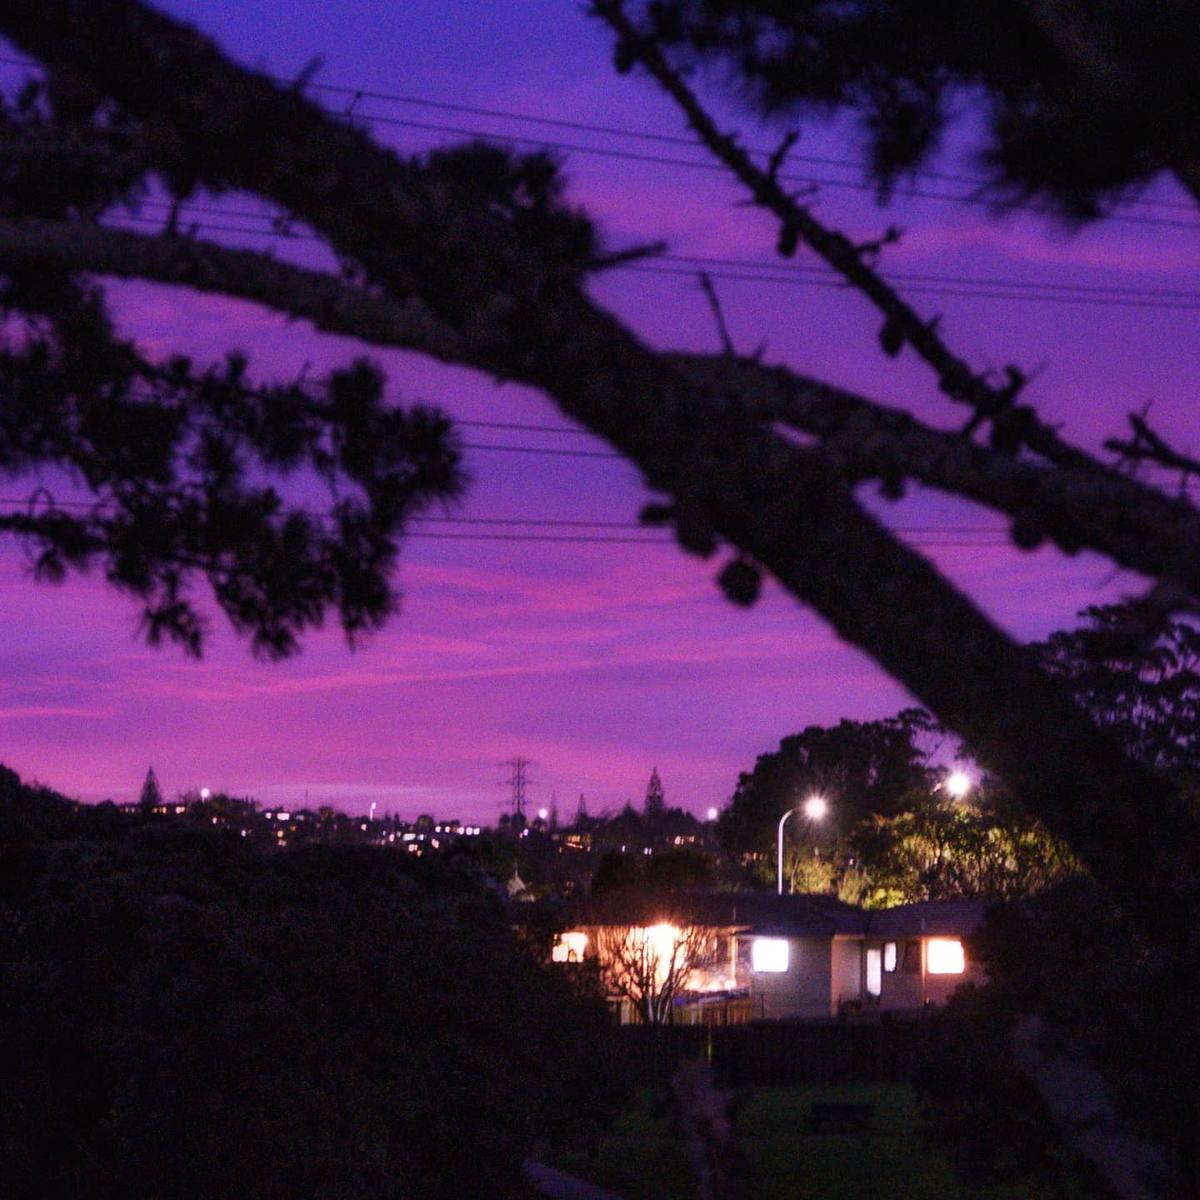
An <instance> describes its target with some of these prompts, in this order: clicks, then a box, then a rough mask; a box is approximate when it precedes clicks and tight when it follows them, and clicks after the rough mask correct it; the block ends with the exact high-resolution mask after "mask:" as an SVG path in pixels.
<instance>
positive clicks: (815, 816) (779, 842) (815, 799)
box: [775, 795, 829, 896]
mask: <svg viewBox="0 0 1200 1200" xmlns="http://www.w3.org/2000/svg"><path fill="white" fill-rule="evenodd" d="M797 811H798V810H797V809H794V808H789V809H788V810H787V812H785V813H784V814H783V816H782V817H780V818H779V830H778V832H777V833H776V837H775V861H776V872H777V877H778V887H779V895H781V896H782V895H783V827H784V825H785V824H786V822H787V819H788V817H790V816H791V815H792V813H794V812H797ZM828 811H829V803H828V801H827V800H826V799H825V797H824V796H818V795H813V796H809V798H808V799H807V800H805V802H804V815H805V817H806V818H807V819H808V823H809V825H811V824H812V823H813V822H814V821H819V820H820V819H821V818H822V817H823V816H825V814H826V813H827V812H828Z"/></svg>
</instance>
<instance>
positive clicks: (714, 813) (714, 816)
mask: <svg viewBox="0 0 1200 1200" xmlns="http://www.w3.org/2000/svg"><path fill="white" fill-rule="evenodd" d="M720 815H721V814H720V813H719V812H717V810H716V809H715V808H710V809H709V810H708V819H709V820H710V821H715V820H716V819H717V817H719V816H720Z"/></svg>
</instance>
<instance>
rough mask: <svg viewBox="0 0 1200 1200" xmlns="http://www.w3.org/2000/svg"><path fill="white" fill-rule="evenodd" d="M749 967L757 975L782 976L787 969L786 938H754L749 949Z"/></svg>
mask: <svg viewBox="0 0 1200 1200" xmlns="http://www.w3.org/2000/svg"><path fill="white" fill-rule="evenodd" d="M750 965H751V967H752V968H753V969H754V971H755V972H756V973H757V974H759V975H782V974H783V973H784V972H785V971H786V970H787V969H788V942H787V938H769V937H760V938H755V939H754V941H753V943H752V944H751V947H750Z"/></svg>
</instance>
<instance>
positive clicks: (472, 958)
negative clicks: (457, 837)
mask: <svg viewBox="0 0 1200 1200" xmlns="http://www.w3.org/2000/svg"><path fill="white" fill-rule="evenodd" d="M0 1027H2V1028H3V1030H4V1037H3V1038H2V1039H0V1096H2V1097H3V1103H0V1180H3V1185H4V1187H3V1190H4V1195H5V1196H6V1197H11V1198H12V1200H60V1198H61V1200H68V1198H70V1200H110V1198H115V1197H118V1196H179V1197H183V1196H187V1197H192V1198H193V1200H224V1198H225V1197H229V1196H238V1197H245V1198H246V1200H268V1198H270V1200H275V1198H281V1197H301V1196H328V1197H338V1198H339V1200H389V1198H395V1200H402V1198H407V1197H414V1196H422V1197H425V1196H427V1197H431V1198H439V1197H440V1198H444V1200H457V1198H458V1197H465V1196H472V1197H480V1198H481V1200H482V1198H484V1197H495V1198H496V1200H500V1198H507V1197H510V1196H515V1195H522V1194H524V1192H523V1188H524V1184H523V1180H522V1177H521V1168H522V1163H523V1161H524V1159H525V1157H526V1156H527V1154H528V1153H529V1151H530V1148H531V1145H532V1143H533V1140H534V1139H535V1138H536V1137H542V1136H547V1135H549V1136H560V1135H562V1134H564V1133H568V1132H572V1131H574V1132H578V1131H579V1129H580V1128H592V1127H593V1123H594V1122H596V1121H597V1120H603V1114H604V1113H605V1112H606V1111H607V1106H608V1105H609V1104H610V1103H614V1102H619V1099H620V1093H619V1091H614V1090H613V1085H614V1084H618V1085H619V1083H620V1076H619V1073H618V1071H617V1067H616V1060H614V1059H613V1057H612V1055H611V1053H609V1048H608V1042H607V1040H606V1039H607V1036H608V1020H607V1013H606V1011H605V1009H604V1006H603V1004H602V1003H601V1002H600V1000H599V999H598V998H596V997H592V998H591V999H590V1000H589V999H585V998H584V996H583V994H582V992H581V991H577V990H576V988H575V985H573V984H572V983H570V981H568V980H566V979H565V978H564V977H563V975H562V973H561V972H556V971H554V970H553V969H552V968H550V967H549V966H548V965H543V964H542V963H539V962H538V961H536V960H535V959H534V957H533V956H531V955H530V954H528V953H527V952H526V951H525V950H524V949H523V947H522V945H521V943H520V941H519V940H518V939H517V937H516V936H515V935H514V933H513V930H512V928H511V924H510V922H509V920H508V918H507V914H506V913H505V912H504V911H503V910H502V908H501V907H500V906H499V904H498V902H497V901H496V898H495V897H494V896H493V895H491V894H490V893H487V892H484V891H481V890H480V889H478V888H477V887H476V885H475V884H474V883H473V882H472V881H471V880H470V879H469V878H468V877H467V876H466V875H464V874H462V873H461V872H458V871H456V870H452V869H448V868H446V867H444V866H442V865H441V864H437V863H429V864H427V863H421V862H414V861H413V860H412V859H411V856H409V855H398V854H394V853H389V852H388V851H387V850H384V849H381V848H378V847H367V846H364V847H346V848H341V849H335V848H332V847H320V846H310V847H307V848H304V849H300V850H296V851H290V850H285V851H273V852H269V853H268V854H267V855H260V854H257V853H255V852H253V851H250V850H248V849H247V847H246V845H245V843H244V842H242V841H241V839H240V838H229V837H226V836H224V835H222V833H221V832H220V831H219V830H216V829H212V828H209V829H207V830H206V829H204V828H203V827H199V826H195V825H192V826H190V827H189V826H184V825H181V824H179V823H178V822H175V821H172V820H169V819H167V818H163V817H158V818H155V817H153V816H147V815H143V814H125V813H121V812H119V811H117V810H115V809H114V808H112V806H104V805H102V806H97V807H95V808H92V807H88V806H79V805H73V804H71V803H70V802H68V801H67V800H65V799H64V798H62V797H58V796H54V795H52V794H48V793H45V792H44V791H39V790H37V789H32V788H27V787H24V786H23V785H21V783H20V781H19V780H18V779H17V778H16V776H15V775H13V774H12V773H11V772H8V771H6V770H4V769H3V768H0Z"/></svg>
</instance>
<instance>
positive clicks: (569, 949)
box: [550, 929, 588, 963]
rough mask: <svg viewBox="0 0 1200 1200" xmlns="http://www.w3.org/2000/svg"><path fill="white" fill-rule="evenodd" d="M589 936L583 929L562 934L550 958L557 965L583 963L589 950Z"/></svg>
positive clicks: (556, 941) (551, 951)
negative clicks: (585, 953) (584, 955)
mask: <svg viewBox="0 0 1200 1200" xmlns="http://www.w3.org/2000/svg"><path fill="white" fill-rule="evenodd" d="M587 944H588V935H587V934H586V933H584V932H583V930H582V929H571V930H568V931H567V932H566V933H560V934H559V935H558V938H557V939H556V940H555V943H554V946H553V947H552V949H551V950H550V958H551V959H552V960H553V961H554V962H557V963H565V962H583V954H584V951H585V950H587Z"/></svg>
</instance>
